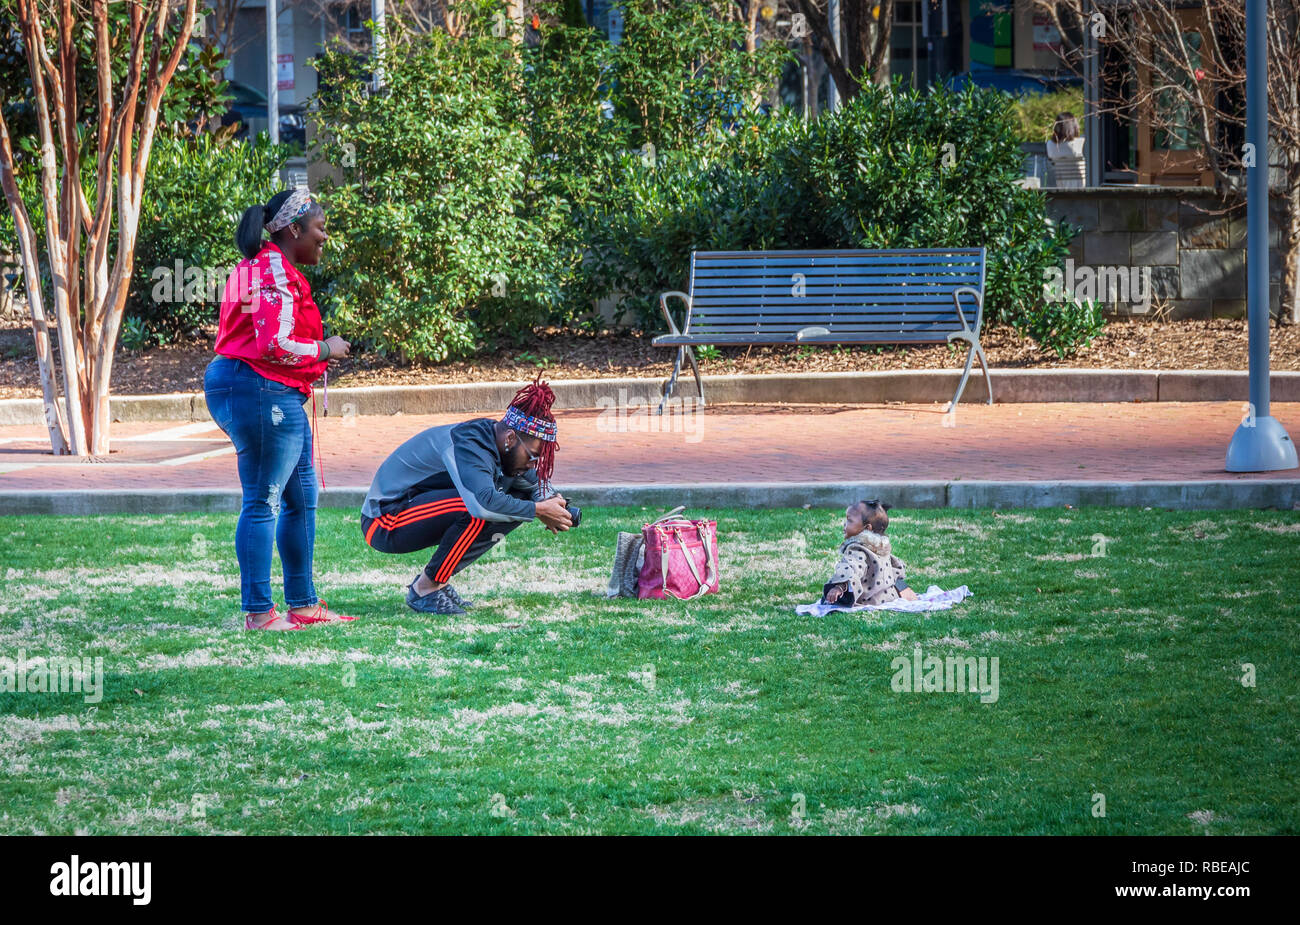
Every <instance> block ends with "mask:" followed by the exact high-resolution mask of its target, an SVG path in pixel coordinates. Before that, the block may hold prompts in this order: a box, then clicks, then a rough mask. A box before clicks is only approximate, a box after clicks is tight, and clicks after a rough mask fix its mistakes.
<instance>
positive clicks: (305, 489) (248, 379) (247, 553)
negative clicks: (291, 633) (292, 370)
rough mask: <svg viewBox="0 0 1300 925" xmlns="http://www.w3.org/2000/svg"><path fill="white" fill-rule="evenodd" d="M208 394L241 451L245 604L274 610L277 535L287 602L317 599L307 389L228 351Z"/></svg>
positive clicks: (239, 537) (210, 377)
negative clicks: (276, 377)
mask: <svg viewBox="0 0 1300 925" xmlns="http://www.w3.org/2000/svg"><path fill="white" fill-rule="evenodd" d="M203 393H204V396H205V397H206V398H207V401H208V411H209V412H210V413H211V414H212V420H213V421H215V422H216V424H217V426H218V427H220V428H221V429H222V430H224V431H225V432H226V435H227V436H229V437H230V442H231V443H233V444H234V445H235V452H236V453H237V454H238V456H237V459H238V462H239V483H240V485H241V486H242V487H243V499H244V500H243V506H242V507H241V509H240V511H239V524H238V526H236V528H235V557H236V558H237V559H238V560H239V594H240V598H241V600H242V602H243V608H244V611H245V612H246V613H265V612H266V611H268V610H270V609H271V606H272V601H271V544H272V542H274V543H275V545H276V546H278V547H279V549H280V564H281V566H282V568H283V570H284V602H285V604H286V605H288V606H289V607H308V606H311V605H312V604H315V603H316V601H317V597H316V587H315V585H314V584H313V583H312V549H313V547H314V546H315V544H316V473H315V470H314V469H313V468H312V463H311V451H312V443H311V425H310V422H309V421H308V420H307V412H306V411H305V410H304V408H303V404H304V403H305V402H306V401H307V396H306V395H304V394H303V393H302V392H299V391H298V390H297V389H295V388H293V387H292V386H287V385H282V384H281V383H279V382H272V381H271V380H270V379H267V378H265V377H264V376H262V375H260V374H259V373H258V372H257V371H256V370H254V369H253V368H252V367H251V366H249V365H248V364H247V363H244V362H243V361H242V360H232V359H230V358H228V357H222V356H219V357H217V358H216V359H214V360H213V361H212V362H211V363H209V364H208V369H207V372H205V373H204V374H203Z"/></svg>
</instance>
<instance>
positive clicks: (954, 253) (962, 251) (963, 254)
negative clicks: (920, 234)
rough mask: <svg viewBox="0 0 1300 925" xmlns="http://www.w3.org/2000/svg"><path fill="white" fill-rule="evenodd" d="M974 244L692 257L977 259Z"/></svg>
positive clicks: (718, 253)
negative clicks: (965, 245)
mask: <svg viewBox="0 0 1300 925" xmlns="http://www.w3.org/2000/svg"><path fill="white" fill-rule="evenodd" d="M980 252H981V249H980V248H978V247H919V248H896V249H893V250H865V249H863V250H834V251H695V252H694V254H692V259H694V260H697V261H699V260H735V261H736V262H737V263H743V262H746V261H755V260H819V261H832V260H893V259H898V258H902V259H906V260H919V259H923V258H928V257H945V258H948V257H955V258H974V259H976V260H978V259H980Z"/></svg>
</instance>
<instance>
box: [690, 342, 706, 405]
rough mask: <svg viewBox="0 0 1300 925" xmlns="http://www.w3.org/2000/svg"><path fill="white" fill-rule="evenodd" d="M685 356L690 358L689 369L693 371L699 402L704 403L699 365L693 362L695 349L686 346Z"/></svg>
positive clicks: (702, 381)
mask: <svg viewBox="0 0 1300 925" xmlns="http://www.w3.org/2000/svg"><path fill="white" fill-rule="evenodd" d="M686 356H687V357H689V358H690V361H691V370H692V371H694V373H695V391H696V392H697V393H698V394H699V396H700V404H701V405H703V404H704V380H703V379H701V378H700V367H699V365H698V364H697V363H696V362H695V350H694V348H692V347H687V348H686Z"/></svg>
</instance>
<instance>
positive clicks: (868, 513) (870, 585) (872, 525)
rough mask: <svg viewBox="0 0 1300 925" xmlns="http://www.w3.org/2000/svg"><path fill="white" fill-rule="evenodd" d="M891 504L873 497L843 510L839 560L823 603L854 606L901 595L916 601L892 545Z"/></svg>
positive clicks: (825, 590) (874, 602) (827, 585)
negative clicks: (888, 533) (891, 549)
mask: <svg viewBox="0 0 1300 925" xmlns="http://www.w3.org/2000/svg"><path fill="white" fill-rule="evenodd" d="M889 507H890V506H889V505H888V504H882V503H880V502H879V501H877V500H875V499H873V500H871V501H858V502H856V503H854V504H850V505H849V506H848V509H847V510H845V512H844V542H843V543H841V544H840V561H839V563H838V564H837V565H836V566H835V572H834V573H833V574H832V575H831V580H830V581H828V582H827V583H826V586H825V587H824V588H823V589H822V602H823V603H826V604H838V605H840V606H841V607H854V606H856V605H858V604H883V603H885V602H887V601H894V600H897V599H898V598H900V597H901V598H903V599H904V600H909V601H914V600H916V592H915V591H913V590H912V589H911V588H909V587H908V586H907V581H906V579H905V576H904V566H903V563H902V562H901V561H899V559H898V557H897V556H895V555H893V553H892V552H891V551H890V548H889V539H888V537H886V536H885V531H886V530H888V529H889V514H888V513H887V512H888V510H889Z"/></svg>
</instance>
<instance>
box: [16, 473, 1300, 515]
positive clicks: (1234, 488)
mask: <svg viewBox="0 0 1300 925" xmlns="http://www.w3.org/2000/svg"><path fill="white" fill-rule="evenodd" d="M561 487H562V489H563V491H564V495H565V497H566V498H571V499H572V500H573V501H574V502H575V503H577V504H579V505H581V506H583V507H587V506H592V507H604V506H608V505H628V506H640V505H644V506H646V507H662V508H664V509H668V508H670V507H674V506H676V505H678V504H685V505H687V506H688V507H689V508H692V509H694V510H697V511H701V510H707V509H708V508H710V507H749V508H798V507H803V506H804V505H805V504H808V505H812V506H814V507H840V506H842V505H843V504H844V503H845V502H846V501H847V500H849V499H852V498H870V497H878V498H887V499H890V503H891V504H893V505H895V506H896V507H898V508H939V507H951V508H1040V507H1063V506H1065V505H1067V504H1069V505H1073V506H1074V507H1089V506H1106V507H1162V508H1173V509H1176V510H1233V509H1251V508H1256V509H1259V508H1279V509H1283V510H1293V509H1297V508H1300V479H1251V480H1246V479H1241V480H1231V481H1230V480H1226V479H1223V480H1207V481H1198V482H1155V481H1151V482H1066V481H1057V482H1049V481H1043V482H1000V481H971V482H967V481H951V482H944V481H915V482H759V483H753V484H745V485H733V484H727V483H720V482H719V483H695V484H683V485H669V484H665V485H564V486H561ZM365 494H366V489H365V488H327V489H325V490H324V491H323V492H322V493H321V496H320V504H321V506H322V507H344V508H353V509H358V508H360V506H361V502H362V500H363V499H364V498H365ZM239 505H240V492H239V490H238V489H235V488H230V489H175V488H169V489H159V490H157V491H138V490H122V489H114V490H105V491H48V492H47V491H6V492H0V515H28V516H30V515H46V514H55V515H58V514H64V515H78V516H87V515H99V514H151V515H152V514H181V513H203V512H221V513H231V512H235V511H238V510H239Z"/></svg>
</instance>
